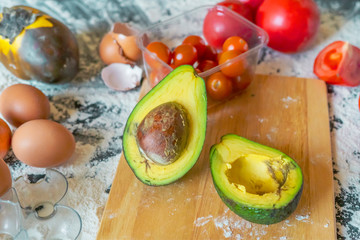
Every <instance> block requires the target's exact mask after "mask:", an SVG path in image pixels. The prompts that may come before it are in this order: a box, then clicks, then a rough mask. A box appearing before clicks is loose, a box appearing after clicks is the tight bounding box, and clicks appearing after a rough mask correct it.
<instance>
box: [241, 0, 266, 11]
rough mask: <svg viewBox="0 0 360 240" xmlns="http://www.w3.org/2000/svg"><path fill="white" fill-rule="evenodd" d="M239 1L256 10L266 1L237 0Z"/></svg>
mask: <svg viewBox="0 0 360 240" xmlns="http://www.w3.org/2000/svg"><path fill="white" fill-rule="evenodd" d="M237 1H239V2H241V3H242V4H244V5H247V6H249V7H251V8H252V9H254V10H256V9H257V8H258V7H259V6H260V4H261V3H262V2H263V1H264V0H237Z"/></svg>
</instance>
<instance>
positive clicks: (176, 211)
mask: <svg viewBox="0 0 360 240" xmlns="http://www.w3.org/2000/svg"><path fill="white" fill-rule="evenodd" d="M147 89H148V87H147V84H146V83H145V84H144V85H143V89H142V90H143V93H144V92H146V90H147ZM227 133H235V134H238V135H240V136H243V137H246V138H248V139H250V140H253V141H256V142H259V143H261V144H265V145H268V146H270V147H273V148H276V149H279V150H280V151H282V152H284V153H286V154H287V155H289V156H290V157H292V158H293V159H294V160H296V162H297V163H298V164H299V165H300V167H301V168H302V171H303V174H304V190H303V194H302V197H301V200H300V203H299V205H298V207H297V209H296V211H295V212H294V213H293V214H292V215H291V216H290V217H289V218H288V219H286V220H285V221H282V222H280V223H277V224H273V225H259V224H254V223H250V222H248V221H246V220H243V219H242V218H240V217H238V216H237V215H236V214H234V213H233V212H231V211H230V210H229V209H228V208H227V207H226V206H225V204H224V203H223V202H222V201H221V199H220V198H219V196H218V194H217V193H216V191H215V188H214V185H213V182H212V178H211V173H210V168H209V150H210V147H211V146H212V145H213V144H215V143H218V142H219V141H220V137H221V136H222V135H224V134H227ZM98 239H99V240H102V239H131V240H135V239H139V240H142V239H156V240H157V239H282V240H285V239H286V240H289V239H336V234H335V207H334V187H333V171H332V159H331V148H330V131H329V117H328V105H327V92H326V85H325V84H324V82H322V81H319V80H313V79H303V78H294V77H282V76H264V75H258V76H257V77H256V79H255V80H254V81H253V83H252V84H251V85H250V87H249V88H248V89H247V90H246V91H244V92H243V93H242V94H241V95H239V96H237V97H235V98H233V99H232V100H230V101H228V102H226V103H223V104H220V105H217V106H215V107H212V108H210V109H209V110H208V125H207V132H206V140H205V144H204V147H203V151H202V153H201V155H200V158H199V159H198V161H197V163H196V164H195V166H194V167H193V168H192V169H191V170H190V171H189V172H188V173H187V174H186V175H185V176H184V177H183V178H182V179H180V180H179V181H177V182H175V183H173V184H170V185H168V186H162V187H150V186H146V185H144V184H142V183H141V182H140V181H139V180H138V179H137V178H136V177H135V175H134V174H133V173H132V171H131V169H130V168H129V166H128V165H127V163H126V161H125V159H124V158H123V156H122V157H121V159H120V162H119V165H118V168H117V172H116V175H115V179H114V181H113V184H112V188H111V191H110V195H109V199H108V202H107V205H106V207H105V210H104V213H103V218H102V221H101V226H100V229H99V232H98Z"/></svg>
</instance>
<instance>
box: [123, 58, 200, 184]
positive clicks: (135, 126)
mask: <svg viewBox="0 0 360 240" xmlns="http://www.w3.org/2000/svg"><path fill="white" fill-rule="evenodd" d="M206 116H207V98H206V88H205V82H204V80H203V79H202V78H200V77H199V76H198V75H197V74H196V72H195V70H194V68H193V67H192V66H188V65H183V66H180V67H178V68H176V69H175V70H173V71H172V72H171V73H169V75H167V76H166V77H165V78H164V79H163V80H162V81H161V82H160V83H158V84H157V85H156V86H155V87H154V88H152V89H151V90H150V91H149V92H148V93H147V94H146V95H145V96H144V97H143V98H142V99H141V100H140V101H139V102H138V104H137V105H136V106H135V108H134V109H133V111H132V113H131V114H130V116H129V118H128V120H127V123H126V126H125V130H124V135H123V153H124V156H125V159H126V161H127V163H128V165H129V166H130V168H131V169H132V171H133V172H134V174H135V176H136V177H137V178H138V179H139V180H140V181H141V182H143V183H145V184H147V185H154V186H160V185H166V184H170V183H172V182H174V181H176V180H178V179H179V178H181V177H182V176H184V175H185V174H186V173H187V172H188V171H189V170H190V169H191V168H192V167H193V165H194V164H195V163H196V161H197V159H198V157H199V155H200V153H201V150H202V147H203V144H204V141H205V132H206Z"/></svg>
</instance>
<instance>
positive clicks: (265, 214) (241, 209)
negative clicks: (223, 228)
mask: <svg viewBox="0 0 360 240" xmlns="http://www.w3.org/2000/svg"><path fill="white" fill-rule="evenodd" d="M214 185H215V189H216V191H217V193H218V194H219V196H220V198H221V200H222V201H223V202H224V203H225V204H226V206H228V208H230V210H231V211H233V212H234V213H236V214H237V215H239V216H240V217H242V218H244V219H245V220H248V221H250V222H253V223H258V224H266V225H270V224H274V223H278V222H281V221H283V220H285V219H286V218H288V217H289V216H290V215H291V214H292V213H293V212H294V211H295V209H296V206H297V205H298V203H299V201H300V197H301V193H302V191H303V185H302V186H301V189H300V190H299V192H298V193H297V194H296V196H295V197H294V199H293V200H292V201H291V202H290V203H289V204H288V205H287V206H284V207H282V208H274V209H259V208H253V207H249V206H245V205H241V204H237V203H235V202H234V201H233V200H232V199H230V198H228V197H226V196H225V195H224V194H223V193H222V192H221V191H220V189H219V188H218V187H217V186H216V184H215V183H214ZM239 213H240V214H239Z"/></svg>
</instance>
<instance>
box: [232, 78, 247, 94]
mask: <svg viewBox="0 0 360 240" xmlns="http://www.w3.org/2000/svg"><path fill="white" fill-rule="evenodd" d="M231 80H232V82H233V87H234V92H240V91H242V90H245V89H246V88H247V87H248V86H249V85H250V83H251V78H250V76H248V74H242V75H241V76H237V77H234V78H232V79H231Z"/></svg>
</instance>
